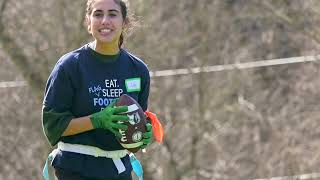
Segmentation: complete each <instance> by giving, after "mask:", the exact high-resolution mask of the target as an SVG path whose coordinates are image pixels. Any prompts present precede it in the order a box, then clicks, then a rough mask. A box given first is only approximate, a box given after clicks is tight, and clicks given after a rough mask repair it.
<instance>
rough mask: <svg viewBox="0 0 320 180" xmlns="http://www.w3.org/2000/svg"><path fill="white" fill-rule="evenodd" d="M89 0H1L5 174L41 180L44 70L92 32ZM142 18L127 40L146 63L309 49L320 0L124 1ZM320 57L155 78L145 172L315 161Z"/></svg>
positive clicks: (226, 173) (262, 172)
mask: <svg viewBox="0 0 320 180" xmlns="http://www.w3.org/2000/svg"><path fill="white" fill-rule="evenodd" d="M85 4H86V1H84V0H78V1H65V0H24V1H14V0H0V82H1V81H19V80H23V81H24V80H25V81H27V82H28V86H23V87H12V88H0V97H1V98H0V102H1V106H0V123H1V126H0V150H1V153H0V164H1V168H0V179H7V180H17V179H41V178H42V177H41V169H42V166H43V164H44V160H45V158H46V156H47V154H48V153H49V152H50V150H51V149H50V147H49V144H48V143H47V142H46V140H45V137H44V135H43V133H42V128H41V119H40V118H41V106H42V105H41V104H42V102H41V101H42V96H43V91H44V87H45V83H46V80H47V78H48V75H49V73H50V71H51V70H52V68H53V66H54V64H55V63H56V61H57V60H58V58H59V57H60V56H61V55H63V54H64V53H66V52H68V51H71V50H73V49H76V48H78V47H80V46H81V45H83V44H85V43H87V42H89V41H91V40H92V39H91V37H90V35H89V34H88V33H87V31H86V27H85V26H84V24H83V20H84V13H85ZM130 8H131V10H132V13H134V14H135V17H136V18H137V19H139V20H140V21H141V26H140V27H139V28H136V29H135V30H134V32H133V33H132V34H131V35H130V36H129V37H128V38H127V41H126V42H125V48H127V49H129V50H130V51H132V52H133V53H134V54H136V55H137V56H139V57H141V58H142V59H143V60H144V61H145V62H146V63H147V64H148V66H149V68H150V70H151V71H157V70H166V69H176V68H192V67H201V66H209V65H221V64H232V63H241V62H248V61H259V60H266V59H275V58H287V57H295V56H304V55H316V54H317V53H318V50H319V43H320V30H319V25H320V14H319V11H320V2H319V1H313V0H304V1H301V0H266V1H259V0H198V1H196V0H188V1H185V0H176V1H171V0H162V1H156V0H135V1H133V0H131V1H130ZM319 68H320V66H319V64H318V63H317V62H314V63H302V64H291V65H281V66H272V67H263V68H256V69H249V70H248V69H247V70H234V71H223V72H216V73H200V74H190V75H180V76H170V77H154V78H153V79H152V87H151V94H150V101H149V106H150V109H151V110H152V111H155V112H157V113H158V116H159V117H160V119H161V120H162V123H163V124H164V127H165V130H166V132H165V134H166V136H165V142H164V143H163V145H159V144H157V143H153V144H152V145H151V146H150V148H149V149H148V150H147V152H146V153H144V154H142V153H138V156H139V157H140V159H142V161H143V164H144V168H145V173H146V175H145V176H146V177H145V179H147V180H152V179H154V180H198V179H201V180H202V179H203V180H211V179H212V180H213V179H219V180H220V179H221V180H231V179H232V180H233V179H254V178H264V177H272V176H284V175H294V174H301V173H310V172H316V171H317V170H318V167H319V165H320V153H319V152H320V151H319V150H320V144H319V143H318V142H319V140H318V138H319V137H320V130H319V128H318V126H319V125H320V121H319V120H318V119H319V118H318V117H319V109H320V108H319V105H318V104H319V100H320V94H319V92H318V90H319V89H320V82H319V80H318V76H319V75H320V72H319Z"/></svg>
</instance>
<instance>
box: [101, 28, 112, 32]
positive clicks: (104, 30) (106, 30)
mask: <svg viewBox="0 0 320 180" xmlns="http://www.w3.org/2000/svg"><path fill="white" fill-rule="evenodd" d="M100 31H101V32H105V33H107V32H110V31H111V30H110V29H102V30H100Z"/></svg>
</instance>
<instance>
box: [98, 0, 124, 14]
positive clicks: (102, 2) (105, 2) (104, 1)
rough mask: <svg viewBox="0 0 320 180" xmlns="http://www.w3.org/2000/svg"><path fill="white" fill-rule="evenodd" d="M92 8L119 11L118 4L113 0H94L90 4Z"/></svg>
mask: <svg viewBox="0 0 320 180" xmlns="http://www.w3.org/2000/svg"><path fill="white" fill-rule="evenodd" d="M92 10H93V11H94V10H104V11H108V10H118V11H121V8H120V5H119V4H117V3H115V1H114V0H96V1H95V2H94V3H93V4H92Z"/></svg>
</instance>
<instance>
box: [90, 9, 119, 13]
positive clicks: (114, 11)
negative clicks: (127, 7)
mask: <svg viewBox="0 0 320 180" xmlns="http://www.w3.org/2000/svg"><path fill="white" fill-rule="evenodd" d="M95 12H103V10H100V9H97V10H95V11H94V13H95ZM108 12H113V13H120V11H119V10H117V9H110V10H108Z"/></svg>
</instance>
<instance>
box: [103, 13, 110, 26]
mask: <svg viewBox="0 0 320 180" xmlns="http://www.w3.org/2000/svg"><path fill="white" fill-rule="evenodd" d="M109 20H110V19H109V17H108V16H107V15H104V16H103V18H102V21H101V24H108V23H109Z"/></svg>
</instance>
